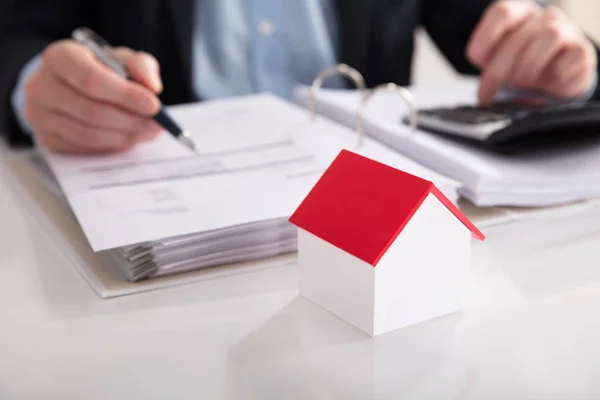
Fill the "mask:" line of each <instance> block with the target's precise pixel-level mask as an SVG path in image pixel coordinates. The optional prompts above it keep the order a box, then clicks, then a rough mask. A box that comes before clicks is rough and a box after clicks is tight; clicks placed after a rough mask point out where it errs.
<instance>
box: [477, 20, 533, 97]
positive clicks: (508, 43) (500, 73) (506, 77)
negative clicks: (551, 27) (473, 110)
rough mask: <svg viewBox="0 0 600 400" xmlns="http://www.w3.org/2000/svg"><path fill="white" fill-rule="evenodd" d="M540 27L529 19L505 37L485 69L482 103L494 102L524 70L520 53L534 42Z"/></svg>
mask: <svg viewBox="0 0 600 400" xmlns="http://www.w3.org/2000/svg"><path fill="white" fill-rule="evenodd" d="M537 27H538V22H537V20H536V18H527V19H526V20H524V21H523V23H522V24H521V25H520V26H519V27H517V28H515V29H514V30H513V31H512V32H510V33H508V34H507V35H505V36H504V37H503V39H502V41H501V43H500V44H499V45H498V46H497V48H496V51H495V53H494V54H493V55H492V56H491V57H490V59H489V61H488V62H487V63H486V64H485V65H484V67H483V73H482V76H481V81H480V90H479V93H480V101H481V102H483V103H488V102H490V101H492V100H493V98H494V97H495V95H496V92H497V91H498V90H499V88H500V86H502V85H503V84H505V83H507V82H509V81H510V80H512V79H513V75H514V74H515V71H517V70H519V69H523V68H524V66H523V65H522V64H521V58H520V53H521V51H522V49H523V48H524V47H525V46H526V45H527V44H528V43H529V42H531V41H532V40H533V38H534V36H535V34H536V31H537Z"/></svg>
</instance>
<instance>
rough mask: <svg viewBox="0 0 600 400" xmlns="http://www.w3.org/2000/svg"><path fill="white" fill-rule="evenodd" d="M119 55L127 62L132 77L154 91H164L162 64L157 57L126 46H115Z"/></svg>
mask: <svg viewBox="0 0 600 400" xmlns="http://www.w3.org/2000/svg"><path fill="white" fill-rule="evenodd" d="M114 51H115V53H116V54H117V56H118V57H119V58H120V59H121V60H122V61H123V62H124V63H125V65H126V67H127V72H128V73H129V74H130V75H131V78H132V79H133V80H134V81H136V82H139V83H141V84H142V85H144V86H146V87H147V88H149V89H150V90H152V91H153V92H154V93H157V94H158V93H160V92H162V89H163V85H162V80H161V78H160V66H159V64H158V61H157V60H156V58H154V57H153V56H152V55H151V54H148V53H145V52H143V51H137V52H136V51H133V50H132V49H129V48H125V47H117V48H115V50H114Z"/></svg>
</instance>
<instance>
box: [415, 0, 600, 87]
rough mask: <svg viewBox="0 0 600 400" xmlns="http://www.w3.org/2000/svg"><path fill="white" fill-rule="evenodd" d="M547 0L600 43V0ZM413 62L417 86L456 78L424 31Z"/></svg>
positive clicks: (418, 40) (418, 38) (419, 37)
mask: <svg viewBox="0 0 600 400" xmlns="http://www.w3.org/2000/svg"><path fill="white" fill-rule="evenodd" d="M465 1H469V0H465ZM544 3H551V4H554V5H557V6H559V7H560V8H562V9H563V10H564V11H565V12H566V13H567V14H568V15H569V16H570V18H571V19H572V20H574V21H575V22H576V23H577V24H578V25H579V26H580V27H581V28H582V29H583V30H584V31H585V32H586V33H587V34H588V35H589V36H590V37H591V38H592V39H594V40H595V41H596V42H597V43H600V0H551V1H545V2H544ZM414 63H415V68H413V71H414V72H413V73H414V75H413V83H414V84H416V85H420V84H426V85H431V84H437V83H444V82H447V81H451V80H452V79H456V73H455V72H454V71H453V70H452V68H451V67H450V66H449V64H448V62H447V61H446V60H445V59H444V58H443V57H442V55H441V54H440V53H439V52H438V50H437V49H436V48H435V46H434V45H433V43H432V42H431V41H430V39H429V38H428V37H427V34H426V33H424V32H423V31H419V32H417V50H416V55H415V60H414Z"/></svg>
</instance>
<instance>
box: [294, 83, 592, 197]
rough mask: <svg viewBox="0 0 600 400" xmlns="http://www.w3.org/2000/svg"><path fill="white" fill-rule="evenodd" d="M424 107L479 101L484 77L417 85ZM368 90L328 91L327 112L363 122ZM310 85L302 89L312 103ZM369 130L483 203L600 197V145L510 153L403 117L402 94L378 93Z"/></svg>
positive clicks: (302, 98)
mask: <svg viewBox="0 0 600 400" xmlns="http://www.w3.org/2000/svg"><path fill="white" fill-rule="evenodd" d="M411 92H412V94H413V96H414V98H415V101H416V103H417V106H418V107H420V108H425V107H433V106H453V105H458V104H465V103H466V104H475V102H476V98H477V97H476V92H477V82H476V81H472V80H465V81H461V82H459V83H457V84H454V85H448V86H446V87H443V86H442V87H440V86H438V87H435V88H417V89H411ZM361 98H362V94H361V93H358V92H356V91H332V90H321V91H320V92H319V93H318V95H317V105H318V110H319V113H321V114H323V115H325V116H328V117H330V118H332V119H334V120H336V121H338V122H340V123H343V124H345V125H347V126H349V127H355V126H356V123H357V110H358V109H359V106H360V101H361ZM308 99H309V90H308V88H305V87H301V88H298V90H297V91H296V100H297V102H298V103H299V104H301V105H306V104H307V101H308ZM365 110H366V112H365V131H366V132H367V134H368V135H369V136H371V137H372V138H375V139H377V140H379V141H381V142H382V143H385V144H387V145H389V146H390V147H392V148H394V149H396V150H397V151H399V152H402V153H403V154H405V155H406V156H408V157H410V158H413V159H414V160H416V161H418V162H420V163H421V164H423V165H425V166H427V167H429V168H431V169H434V170H436V171H438V172H441V173H443V174H445V175H447V176H450V177H452V178H453V179H456V180H458V181H459V182H461V183H462V184H463V185H464V186H463V187H462V188H461V189H459V193H460V194H461V195H463V196H465V197H466V198H467V199H469V200H470V201H471V202H473V203H474V204H475V205H477V206H496V205H501V206H504V205H507V206H520V207H530V206H553V205H561V204H566V203H571V202H576V201H580V200H586V199H590V198H597V197H600V144H597V145H589V146H587V147H586V148H581V147H580V148H570V149H564V150H562V151H555V152H553V153H552V154H549V153H546V154H532V155H520V156H503V155H500V154H495V153H492V152H490V151H487V150H483V149H480V148H475V147H473V146H470V145H468V144H464V143H460V142H458V141H454V140H452V139H450V138H446V137H441V136H438V135H435V134H431V133H428V132H425V131H421V130H418V131H416V132H411V131H410V130H409V128H408V127H407V126H405V125H404V124H402V122H401V120H402V117H404V116H405V115H407V113H408V108H407V105H406V104H405V103H404V102H403V100H402V98H401V97H400V96H398V94H396V93H391V92H381V93H378V94H375V95H374V96H373V97H372V99H371V100H370V102H369V103H368V104H367V106H366V107H365Z"/></svg>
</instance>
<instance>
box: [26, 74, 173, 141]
mask: <svg viewBox="0 0 600 400" xmlns="http://www.w3.org/2000/svg"><path fill="white" fill-rule="evenodd" d="M26 94H27V99H28V101H30V102H33V103H35V104H36V105H38V106H40V107H44V108H48V109H50V110H53V111H57V112H60V113H62V114H64V115H66V116H69V117H71V118H73V119H76V120H77V121H79V122H80V123H83V124H87V125H91V126H92V127H95V128H100V129H108V130H114V131H120V132H124V133H128V134H130V135H131V140H133V141H136V140H139V141H143V140H147V139H148V138H152V137H155V134H156V133H158V132H161V131H162V128H161V127H160V126H159V125H158V124H157V123H156V122H155V121H154V120H153V119H151V118H148V117H142V116H139V115H137V114H133V113H131V112H128V111H126V110H123V109H120V108H118V107H115V106H113V105H111V104H108V103H100V102H97V101H94V100H92V99H89V98H87V97H85V96H83V95H81V94H80V93H78V92H76V91H75V90H74V89H72V88H71V87H69V86H67V85H66V84H64V83H63V82H61V81H59V80H58V79H57V78H56V77H54V76H53V75H52V74H51V73H50V72H48V71H47V70H44V69H41V70H39V71H38V72H36V74H35V75H34V76H32V77H31V80H30V81H29V82H28V85H27V86H26Z"/></svg>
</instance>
